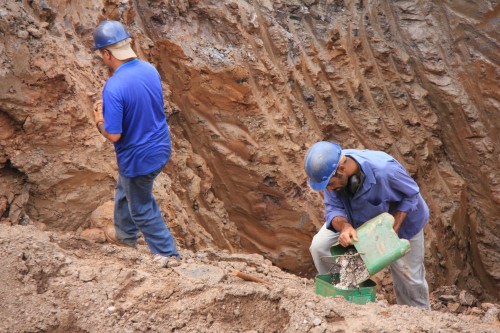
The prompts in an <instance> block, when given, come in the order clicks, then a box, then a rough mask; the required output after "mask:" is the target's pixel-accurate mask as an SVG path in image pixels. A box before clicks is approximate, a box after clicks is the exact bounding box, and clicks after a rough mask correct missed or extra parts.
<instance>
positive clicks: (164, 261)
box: [153, 254, 181, 268]
mask: <svg viewBox="0 0 500 333" xmlns="http://www.w3.org/2000/svg"><path fill="white" fill-rule="evenodd" d="M153 262H155V263H156V264H157V265H158V266H160V267H161V268H167V267H178V266H180V265H181V262H180V260H179V259H177V258H176V257H174V256H171V257H165V256H162V255H161V254H155V255H154V256H153Z"/></svg>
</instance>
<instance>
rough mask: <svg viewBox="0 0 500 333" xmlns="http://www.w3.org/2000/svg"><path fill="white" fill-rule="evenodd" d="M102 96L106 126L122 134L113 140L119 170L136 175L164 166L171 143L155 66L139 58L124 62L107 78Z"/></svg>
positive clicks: (109, 131) (170, 149)
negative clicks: (118, 138) (116, 139)
mask: <svg viewBox="0 0 500 333" xmlns="http://www.w3.org/2000/svg"><path fill="white" fill-rule="evenodd" d="M102 96H103V115H104V129H105V130H106V131H107V132H108V133H111V134H121V137H120V140H118V141H117V142H115V144H114V145H115V152H116V159H117V163H118V171H119V173H120V174H121V175H123V176H126V177H136V176H142V175H146V174H148V173H151V172H153V171H155V170H158V169H159V168H161V167H162V166H164V165H165V164H166V163H167V162H168V160H169V159H170V154H171V151H172V147H171V142H170V132H169V129H168V125H167V119H166V116H165V113H164V111H163V91H162V86H161V78H160V74H159V73H158V71H157V70H156V68H154V67H153V66H152V65H151V64H149V63H147V62H144V61H141V60H138V59H134V60H132V61H129V62H126V63H124V64H123V65H121V66H120V67H118V69H117V70H116V71H115V72H114V74H113V76H111V77H110V78H109V79H108V80H107V81H106V84H105V85H104V89H103V93H102Z"/></svg>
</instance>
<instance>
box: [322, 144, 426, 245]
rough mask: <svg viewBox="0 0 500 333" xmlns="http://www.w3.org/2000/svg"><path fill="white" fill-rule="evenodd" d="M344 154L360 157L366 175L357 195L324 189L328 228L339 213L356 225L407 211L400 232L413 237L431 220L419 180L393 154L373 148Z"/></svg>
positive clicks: (357, 159) (401, 236)
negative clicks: (381, 216)
mask: <svg viewBox="0 0 500 333" xmlns="http://www.w3.org/2000/svg"><path fill="white" fill-rule="evenodd" d="M342 153H343V154H344V155H346V156H349V157H351V158H353V159H354V160H356V162H358V164H359V165H360V167H361V170H362V171H363V173H364V174H365V180H364V182H363V184H362V186H361V188H360V189H359V190H358V192H356V194H354V196H350V195H347V194H345V193H342V192H336V191H328V190H325V191H324V201H325V220H326V223H327V227H329V228H331V227H330V222H331V220H332V219H333V218H334V217H335V216H343V217H345V218H347V220H348V221H349V223H350V224H351V225H352V226H353V228H355V229H356V228H358V227H359V226H361V225H362V224H363V223H365V222H367V221H368V220H370V219H372V218H374V217H376V216H377V215H379V214H382V213H384V212H388V213H389V214H395V212H396V211H401V212H407V213H408V215H407V216H406V218H405V220H404V221H403V224H402V225H401V228H400V229H399V232H398V235H399V237H400V238H404V239H411V238H413V236H415V235H416V234H417V233H418V232H419V231H420V230H422V228H423V227H424V226H425V224H426V223H427V220H428V219H429V208H428V207H427V204H426V203H425V201H424V199H423V198H422V195H421V194H420V189H419V187H418V185H417V183H416V182H415V181H414V180H413V178H411V177H410V175H409V174H408V173H407V171H406V170H405V169H404V168H403V166H402V165H401V164H399V162H398V161H396V160H395V159H394V158H393V157H392V156H390V155H388V154H386V153H384V152H381V151H373V150H357V149H344V150H342Z"/></svg>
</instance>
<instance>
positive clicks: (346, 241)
mask: <svg viewBox="0 0 500 333" xmlns="http://www.w3.org/2000/svg"><path fill="white" fill-rule="evenodd" d="M351 237H352V239H351ZM338 241H339V243H340V245H342V246H343V247H347V246H349V245H352V244H353V241H354V242H357V241H358V235H357V234H356V230H354V228H353V227H352V226H351V225H350V224H348V223H346V224H344V227H343V228H342V231H340V236H339V239H338Z"/></svg>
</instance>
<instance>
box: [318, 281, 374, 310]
mask: <svg viewBox="0 0 500 333" xmlns="http://www.w3.org/2000/svg"><path fill="white" fill-rule="evenodd" d="M332 280H333V283H336V282H338V274H333V275H332V274H325V275H316V279H315V285H316V294H318V295H322V296H327V297H328V296H331V297H335V296H341V297H344V298H345V299H346V300H347V301H349V302H351V303H355V304H366V303H368V302H375V299H376V291H377V285H376V284H375V282H373V281H372V280H367V281H365V282H363V283H361V284H360V285H359V288H353V289H338V288H336V287H335V286H334V285H333V284H332Z"/></svg>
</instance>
